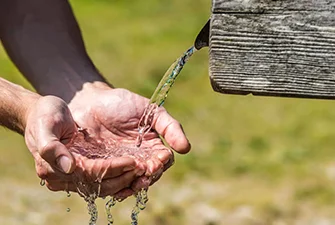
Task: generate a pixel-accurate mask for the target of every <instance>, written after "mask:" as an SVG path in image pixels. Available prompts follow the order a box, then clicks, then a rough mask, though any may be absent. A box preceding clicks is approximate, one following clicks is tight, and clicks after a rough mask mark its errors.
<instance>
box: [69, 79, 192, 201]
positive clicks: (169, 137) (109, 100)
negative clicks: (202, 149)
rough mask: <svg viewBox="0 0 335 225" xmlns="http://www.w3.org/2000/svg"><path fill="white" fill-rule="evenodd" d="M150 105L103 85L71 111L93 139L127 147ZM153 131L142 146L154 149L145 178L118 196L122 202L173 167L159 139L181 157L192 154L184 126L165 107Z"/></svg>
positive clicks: (86, 91) (83, 94)
mask: <svg viewBox="0 0 335 225" xmlns="http://www.w3.org/2000/svg"><path fill="white" fill-rule="evenodd" d="M148 102H149V100H148V99H147V98H144V97H142V96H139V95H137V94H135V93H132V92H130V91H128V90H125V89H112V88H110V87H108V86H107V85H105V84H103V83H94V84H89V85H88V86H85V87H84V88H83V90H82V91H80V92H78V93H77V94H76V96H75V97H74V98H73V99H72V101H71V102H70V104H69V107H70V109H71V112H72V115H73V117H74V119H75V121H76V122H77V124H78V125H79V126H80V127H82V128H84V129H87V132H88V133H89V134H90V135H91V136H92V137H93V138H96V139H113V140H115V141H116V142H118V143H121V144H123V145H126V146H135V140H136V138H137V135H138V123H139V120H140V118H141V116H142V114H143V112H144V110H145V107H146V106H147V104H148ZM152 129H153V130H151V131H149V132H148V133H147V134H146V136H145V137H144V140H143V142H142V145H141V147H143V148H150V149H152V155H151V157H150V158H149V159H148V160H147V161H146V162H145V163H146V167H147V170H146V173H145V176H144V177H141V179H138V180H137V182H134V183H133V184H132V186H131V189H130V188H127V189H124V190H123V192H121V193H119V195H120V196H122V198H124V197H127V196H128V195H131V194H132V193H133V192H134V191H137V190H138V189H140V188H145V187H147V186H148V185H149V183H151V184H152V183H153V182H155V181H156V180H158V179H159V178H160V176H161V175H162V173H163V171H164V170H165V169H167V168H168V167H169V166H170V165H171V164H172V162H173V154H172V152H171V151H170V150H169V149H168V148H167V147H166V146H164V144H163V142H162V140H161V139H160V137H159V135H161V136H162V137H163V138H164V139H165V140H166V142H167V143H168V144H169V145H170V147H171V148H172V149H174V150H175V151H176V152H178V153H187V152H188V151H189V150H190V144H189V142H188V140H187V138H186V137H185V134H184V132H183V130H182V128H181V125H180V124H179V123H178V122H177V121H176V120H175V119H173V118H172V117H171V116H170V115H169V114H168V113H167V112H166V110H165V109H164V108H163V107H159V108H158V109H157V112H156V113H155V116H154V120H153V124H152ZM146 178H148V179H146ZM152 179H153V180H152ZM125 193H127V194H125ZM125 195H126V196H125Z"/></svg>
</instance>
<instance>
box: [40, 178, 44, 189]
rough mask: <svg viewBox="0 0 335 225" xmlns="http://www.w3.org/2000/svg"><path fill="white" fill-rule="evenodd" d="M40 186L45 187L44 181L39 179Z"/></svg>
mask: <svg viewBox="0 0 335 225" xmlns="http://www.w3.org/2000/svg"><path fill="white" fill-rule="evenodd" d="M40 185H41V186H42V187H43V186H44V185H45V180H44V179H41V181H40Z"/></svg>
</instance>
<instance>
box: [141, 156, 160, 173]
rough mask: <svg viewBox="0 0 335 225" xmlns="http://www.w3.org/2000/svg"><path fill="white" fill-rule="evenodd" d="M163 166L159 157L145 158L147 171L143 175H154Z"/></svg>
mask: <svg viewBox="0 0 335 225" xmlns="http://www.w3.org/2000/svg"><path fill="white" fill-rule="evenodd" d="M163 167H164V165H163V163H162V162H161V161H160V160H159V159H157V158H155V157H153V158H151V159H149V160H147V171H146V172H145V176H147V177H150V176H153V175H156V173H158V172H159V171H160V170H163Z"/></svg>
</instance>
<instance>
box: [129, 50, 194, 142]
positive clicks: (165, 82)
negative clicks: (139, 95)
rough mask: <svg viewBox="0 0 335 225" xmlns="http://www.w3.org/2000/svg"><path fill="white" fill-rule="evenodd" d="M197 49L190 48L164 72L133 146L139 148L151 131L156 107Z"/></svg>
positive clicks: (141, 120) (146, 109) (162, 101)
mask: <svg viewBox="0 0 335 225" xmlns="http://www.w3.org/2000/svg"><path fill="white" fill-rule="evenodd" d="M196 51H197V49H196V48H195V47H194V46H192V47H191V48H189V49H188V50H187V51H186V52H185V53H184V54H183V55H182V56H181V57H180V58H178V59H177V60H176V61H175V62H174V63H172V65H171V66H170V67H169V69H168V70H167V71H166V72H165V74H164V76H163V77H162V79H161V81H160V82H159V84H158V86H157V88H156V90H155V91H154V93H153V94H152V96H151V98H150V101H149V104H148V106H147V107H146V108H145V110H144V113H143V115H142V117H141V119H140V121H139V123H138V137H137V139H136V143H135V145H136V146H137V147H140V146H141V144H142V140H143V138H144V136H145V135H146V134H147V133H148V132H149V131H150V130H151V128H152V123H153V119H154V115H155V112H156V110H157V108H158V107H160V106H162V105H163V104H164V102H165V99H166V97H167V95H168V93H169V91H170V89H171V87H172V85H173V84H174V82H175V80H176V79H177V77H178V75H179V73H180V72H181V70H182V69H183V68H184V66H185V64H186V62H187V61H188V60H189V59H190V57H191V56H192V55H193V53H194V52H196Z"/></svg>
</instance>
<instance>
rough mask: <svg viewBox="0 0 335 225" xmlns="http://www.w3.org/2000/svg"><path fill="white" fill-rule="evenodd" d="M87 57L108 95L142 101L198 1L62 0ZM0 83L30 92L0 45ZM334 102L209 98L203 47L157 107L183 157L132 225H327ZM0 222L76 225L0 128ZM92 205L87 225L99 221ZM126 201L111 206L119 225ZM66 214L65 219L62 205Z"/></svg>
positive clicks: (189, 37)
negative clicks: (183, 145)
mask: <svg viewBox="0 0 335 225" xmlns="http://www.w3.org/2000/svg"><path fill="white" fill-rule="evenodd" d="M71 4H72V6H73V9H74V12H75V14H76V16H77V19H78V22H79V24H80V26H81V29H82V32H83V35H84V39H85V43H86V46H87V48H88V52H89V54H90V56H91V57H92V59H93V61H94V62H95V64H96V65H97V67H98V68H99V69H100V71H101V72H102V74H104V76H105V77H106V78H107V79H108V80H109V81H110V82H111V83H112V84H114V85H115V86H116V87H122V88H126V89H129V90H131V91H133V92H136V93H139V94H141V95H144V96H146V97H150V95H151V94H152V92H153V91H154V89H155V87H156V85H157V84H158V82H159V80H160V78H161V77H162V76H163V74H164V72H165V70H166V69H167V68H168V67H169V66H170V64H171V63H172V62H173V61H174V60H175V59H176V58H177V57H179V56H180V55H181V54H182V53H183V52H184V51H185V50H186V49H187V48H188V47H189V46H191V45H192V43H193V41H194V38H195V37H196V35H197V33H198V32H199V31H200V29H201V28H202V26H203V25H204V24H205V23H206V21H207V19H208V17H209V16H210V7H211V2H210V0H196V1H195V0H183V1H180V0H169V1H160V0H145V1H137V0H128V1H123V0H73V1H71ZM0 75H1V76H2V77H4V78H5V79H8V80H10V81H12V82H15V83H19V84H21V85H23V86H24V87H26V88H29V89H32V88H31V86H30V85H29V84H28V83H27V81H26V80H24V78H23V77H22V76H21V75H20V73H19V72H18V71H17V69H16V68H15V67H14V66H13V64H12V63H11V62H10V61H9V59H8V58H7V56H6V54H5V52H4V50H3V49H2V48H1V49H0ZM0 92H1V91H0ZM334 106H335V102H333V101H323V100H307V99H288V98H270V97H267V98H265V97H253V96H231V95H222V94H218V93H215V92H213V91H212V88H211V86H210V82H209V78H208V50H207V49H204V50H201V51H200V52H198V53H196V54H195V55H194V56H193V57H192V58H191V60H190V61H189V63H188V64H187V65H186V66H185V68H184V70H183V71H182V73H181V74H180V76H179V78H178V79H177V81H176V83H175V85H174V87H173V88H172V90H171V92H170V94H169V97H168V99H167V101H166V104H165V107H166V108H167V110H168V111H169V112H170V113H171V114H172V115H173V116H174V117H175V118H176V119H177V120H179V121H180V122H181V123H182V124H183V127H184V129H185V132H186V133H187V135H188V137H189V139H190V141H191V143H192V146H193V148H192V152H190V153H189V154H188V155H184V156H180V155H177V156H176V163H175V164H174V166H173V167H172V168H171V169H170V170H168V171H167V172H166V173H165V175H164V176H163V177H162V179H161V180H160V182H158V183H157V184H156V185H155V186H153V187H152V188H151V189H150V190H149V199H150V200H149V202H148V206H147V209H146V210H145V211H143V212H141V214H140V216H139V218H140V220H139V221H140V224H142V225H144V224H146V225H151V224H163V225H165V224H166V225H170V224H171V225H172V224H184V225H188V224H192V225H217V224H230V225H231V224H234V225H239V224H241V225H242V224H243V225H249V224H250V225H269V224H273V225H285V224H297V225H300V224H301V225H307V224H311V225H314V224H317V225H328V224H335V215H334V211H335V206H334V202H335V186H334V183H335V151H334V148H335V129H334V128H335V111H334V110H333V108H334ZM0 171H1V173H0V193H1V201H0V224H6V225H16V224H25V225H42V224H49V225H56V224H71V225H76V224H78V225H79V224H88V219H89V216H88V215H87V210H86V204H85V202H84V201H83V200H82V199H81V198H79V196H77V195H76V194H73V195H72V196H71V197H70V198H67V197H66V193H61V192H59V193H54V192H50V191H48V190H47V188H46V187H41V186H40V185H39V182H40V181H39V179H38V177H37V176H36V174H35V169H34V163H33V160H32V157H31V155H30V153H29V152H28V150H27V148H26V147H25V144H24V141H23V138H22V137H21V136H19V135H16V134H14V133H13V132H10V131H8V130H6V129H4V128H0ZM104 202H105V201H103V200H101V199H100V200H99V201H98V205H99V210H100V217H99V223H98V224H101V225H102V224H106V223H107V222H106V219H105V215H104V211H103V210H104V209H103V206H104ZM134 202H135V199H134V198H129V199H127V200H126V201H125V202H122V203H119V204H117V205H116V207H115V208H114V209H113V214H114V216H115V224H121V225H123V224H130V218H129V217H130V212H131V209H132V206H133V205H134ZM68 207H69V208H71V211H70V212H67V210H66V209H67V208H68Z"/></svg>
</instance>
